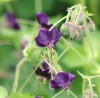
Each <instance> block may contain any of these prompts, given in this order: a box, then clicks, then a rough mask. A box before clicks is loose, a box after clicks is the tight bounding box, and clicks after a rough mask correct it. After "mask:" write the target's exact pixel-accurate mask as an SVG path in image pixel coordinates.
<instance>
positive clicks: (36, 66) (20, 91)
mask: <svg viewBox="0 0 100 98" xmlns="http://www.w3.org/2000/svg"><path fill="white" fill-rule="evenodd" d="M41 62H42V60H41V61H40V62H39V63H38V65H37V66H36V68H35V69H34V71H33V72H32V73H31V74H30V75H29V77H28V78H27V80H26V81H25V82H24V84H23V85H22V87H21V88H20V90H19V91H18V93H17V95H18V94H19V93H20V92H21V91H22V90H23V88H24V87H25V85H26V84H27V83H28V81H29V80H30V78H31V77H32V76H33V74H34V72H35V71H36V70H37V68H38V67H39V65H40V63H41Z"/></svg>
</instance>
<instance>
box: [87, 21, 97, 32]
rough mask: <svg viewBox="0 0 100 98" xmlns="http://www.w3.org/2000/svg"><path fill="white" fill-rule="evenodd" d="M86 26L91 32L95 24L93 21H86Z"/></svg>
mask: <svg viewBox="0 0 100 98" xmlns="http://www.w3.org/2000/svg"><path fill="white" fill-rule="evenodd" d="M88 27H89V30H90V31H91V32H93V31H95V24H94V22H93V21H90V22H89V23H88Z"/></svg>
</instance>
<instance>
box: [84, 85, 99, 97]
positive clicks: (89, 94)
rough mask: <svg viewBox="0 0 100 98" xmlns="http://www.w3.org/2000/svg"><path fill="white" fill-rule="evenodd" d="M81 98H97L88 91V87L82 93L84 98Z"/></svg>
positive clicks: (92, 92)
mask: <svg viewBox="0 0 100 98" xmlns="http://www.w3.org/2000/svg"><path fill="white" fill-rule="evenodd" d="M83 98H98V96H97V94H95V92H94V91H93V90H92V89H90V87H88V88H87V89H86V90H85V91H84V97H83Z"/></svg>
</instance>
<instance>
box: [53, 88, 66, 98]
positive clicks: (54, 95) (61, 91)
mask: <svg viewBox="0 0 100 98" xmlns="http://www.w3.org/2000/svg"><path fill="white" fill-rule="evenodd" d="M64 91H65V89H63V90H61V91H60V92H59V93H57V94H56V95H54V96H53V97H51V98H55V97H57V96H58V95H59V94H61V93H62V92H64Z"/></svg>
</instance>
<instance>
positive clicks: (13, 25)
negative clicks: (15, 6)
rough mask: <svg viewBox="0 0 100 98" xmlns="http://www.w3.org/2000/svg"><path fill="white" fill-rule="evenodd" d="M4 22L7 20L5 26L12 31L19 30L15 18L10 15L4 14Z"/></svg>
mask: <svg viewBox="0 0 100 98" xmlns="http://www.w3.org/2000/svg"><path fill="white" fill-rule="evenodd" d="M6 20H7V26H8V27H9V28H12V29H14V30H19V29H20V26H19V24H18V23H17V21H16V18H15V16H14V15H13V14H12V13H7V14H6Z"/></svg>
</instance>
